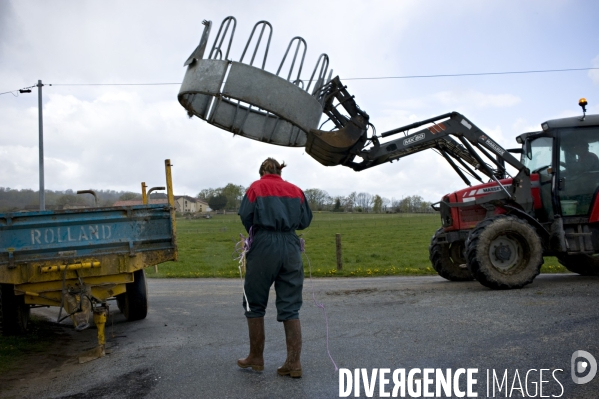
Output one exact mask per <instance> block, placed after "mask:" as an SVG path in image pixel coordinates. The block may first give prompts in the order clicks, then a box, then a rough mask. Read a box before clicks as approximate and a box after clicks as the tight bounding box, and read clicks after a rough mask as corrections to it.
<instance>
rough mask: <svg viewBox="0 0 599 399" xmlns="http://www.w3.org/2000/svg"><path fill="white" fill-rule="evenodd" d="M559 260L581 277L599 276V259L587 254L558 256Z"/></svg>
mask: <svg viewBox="0 0 599 399" xmlns="http://www.w3.org/2000/svg"><path fill="white" fill-rule="evenodd" d="M557 260H558V261H559V263H561V264H562V265H564V267H565V268H566V269H568V270H570V271H571V272H572V273H578V274H580V275H581V276H599V257H597V256H590V255H585V254H580V255H558V257H557Z"/></svg>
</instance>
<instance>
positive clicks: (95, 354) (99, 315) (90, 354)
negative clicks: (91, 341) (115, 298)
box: [79, 305, 108, 363]
mask: <svg viewBox="0 0 599 399" xmlns="http://www.w3.org/2000/svg"><path fill="white" fill-rule="evenodd" d="M107 316H108V306H105V305H104V306H98V307H96V308H94V323H95V324H96V328H97V329H98V346H97V347H95V348H94V349H91V350H89V351H87V352H84V353H83V354H82V355H81V356H79V363H86V362H89V361H92V360H95V359H99V358H101V357H103V356H105V355H106V351H105V346H106V335H105V334H104V331H105V328H104V327H105V326H106V319H107Z"/></svg>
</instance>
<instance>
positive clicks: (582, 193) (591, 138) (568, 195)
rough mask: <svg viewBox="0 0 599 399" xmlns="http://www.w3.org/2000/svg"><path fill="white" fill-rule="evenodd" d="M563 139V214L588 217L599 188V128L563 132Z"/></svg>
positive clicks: (561, 186)
mask: <svg viewBox="0 0 599 399" xmlns="http://www.w3.org/2000/svg"><path fill="white" fill-rule="evenodd" d="M560 136H561V138H560V155H559V157H560V166H559V174H560V175H559V177H560V179H561V181H562V183H561V184H560V192H559V196H560V202H561V208H562V213H563V215H564V216H569V215H586V214H587V213H588V212H589V210H590V206H591V201H592V198H593V195H594V194H595V191H596V190H597V188H598V187H599V128H597V127H593V128H577V129H563V130H562V132H561V133H560Z"/></svg>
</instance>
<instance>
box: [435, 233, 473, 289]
mask: <svg viewBox="0 0 599 399" xmlns="http://www.w3.org/2000/svg"><path fill="white" fill-rule="evenodd" d="M441 233H443V228H440V229H439V230H437V231H436V232H435V234H434V235H433V238H432V239H431V245H430V246H429V247H428V253H429V259H430V261H431V263H432V265H433V268H434V269H435V270H436V271H437V273H439V276H441V277H443V278H444V279H447V280H449V281H470V280H473V279H474V277H472V274H471V273H470V270H468V267H467V266H466V257H465V256H464V241H456V242H452V243H450V244H448V243H439V236H440V235H441Z"/></svg>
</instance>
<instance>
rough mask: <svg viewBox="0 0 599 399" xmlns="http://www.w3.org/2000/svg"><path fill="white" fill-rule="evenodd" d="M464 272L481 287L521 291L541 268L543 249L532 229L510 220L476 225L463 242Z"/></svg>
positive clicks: (523, 223) (506, 217)
mask: <svg viewBox="0 0 599 399" xmlns="http://www.w3.org/2000/svg"><path fill="white" fill-rule="evenodd" d="M466 259H467V260H468V268H469V270H470V272H471V273H472V275H473V276H474V278H475V279H477V280H478V281H479V282H480V283H481V284H482V285H484V286H486V287H489V288H493V289H510V288H522V287H524V286H525V285H527V284H530V283H532V281H533V280H534V278H535V277H536V276H537V275H538V274H539V272H540V270H541V265H542V264H543V247H542V245H541V239H540V238H539V236H538V234H537V232H536V231H535V229H534V228H533V227H532V226H530V225H529V224H528V223H526V222H525V221H523V220H521V219H518V218H516V217H514V216H504V215H500V216H494V217H491V218H489V219H485V220H483V221H482V222H480V223H479V224H478V225H476V227H475V228H474V229H473V230H472V231H471V232H470V235H469V236H468V239H467V240H466Z"/></svg>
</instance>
